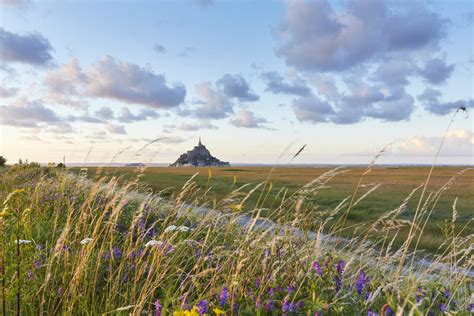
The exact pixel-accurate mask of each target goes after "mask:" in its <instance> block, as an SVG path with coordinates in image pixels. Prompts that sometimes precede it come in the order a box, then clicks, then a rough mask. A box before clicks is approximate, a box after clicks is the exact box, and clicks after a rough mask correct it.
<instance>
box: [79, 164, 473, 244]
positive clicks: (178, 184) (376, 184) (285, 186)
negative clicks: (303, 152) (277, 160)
mask: <svg viewBox="0 0 474 316" xmlns="http://www.w3.org/2000/svg"><path fill="white" fill-rule="evenodd" d="M331 169H332V168H328V167H325V168H323V167H288V166H276V167H274V168H272V167H241V166H239V167H228V168H227V167H224V168H216V167H212V168H206V167H194V168H189V167H186V168H162V167H146V168H134V167H118V168H117V167H115V168H112V167H100V168H97V167H93V168H87V175H88V177H90V178H94V177H99V178H100V177H104V176H106V177H110V176H114V177H118V178H119V181H123V183H127V182H128V181H131V180H138V181H137V183H138V184H141V185H142V186H143V187H145V188H149V189H151V190H152V191H153V192H154V193H156V194H159V195H160V196H162V197H164V198H171V199H173V198H174V197H176V195H178V194H179V193H180V192H181V189H182V187H183V185H184V184H185V183H186V181H188V180H189V179H190V178H191V177H193V176H194V178H193V182H194V183H195V184H196V186H197V189H198V190H200V193H202V194H195V195H194V198H196V201H195V202H197V203H199V204H201V205H207V206H209V207H212V208H216V207H218V208H231V209H232V208H234V207H233V205H228V204H226V205H222V203H221V204H220V205H218V204H217V203H216V201H222V200H223V199H224V198H225V197H226V196H227V195H228V194H229V193H231V192H232V191H233V190H235V189H236V188H239V187H242V186H246V187H245V188H243V189H241V190H240V194H241V195H246V194H247V193H248V192H249V191H251V190H253V189H254V188H255V187H256V186H258V185H259V184H260V183H262V182H264V183H266V184H267V185H265V186H263V185H262V186H260V187H258V188H257V189H256V190H255V191H254V192H253V194H251V195H250V196H249V197H248V198H247V200H246V202H245V203H244V204H243V210H245V211H247V212H251V211H252V210H254V209H255V208H258V209H261V212H260V216H262V217H268V218H270V219H272V220H276V221H278V220H279V219H281V218H282V217H284V216H285V214H282V212H275V210H276V209H277V208H278V206H279V205H280V204H281V203H282V200H284V196H289V195H292V194H295V192H297V191H298V190H299V189H300V188H301V187H302V186H304V185H306V184H308V183H310V182H311V181H313V180H314V179H316V178H318V177H319V176H321V175H322V174H324V173H326V172H329V171H330V170H331ZM429 169H430V168H429V167H407V166H403V167H383V166H378V167H375V166H374V167H372V168H370V172H369V173H368V174H365V175H364V173H365V172H366V170H367V169H366V167H361V166H350V167H341V171H344V172H341V173H338V174H337V175H335V176H334V177H333V178H331V179H330V180H329V181H328V182H327V183H325V186H324V188H320V189H319V190H318V192H317V194H314V195H312V196H307V197H306V198H305V201H304V202H305V204H308V205H307V207H306V208H305V209H306V210H307V211H308V214H307V215H306V219H307V221H306V222H305V228H307V229H316V230H317V228H318V227H319V224H320V223H319V222H318V218H319V216H317V213H318V212H319V213H324V212H326V211H328V210H331V209H334V208H335V207H336V206H337V205H338V204H339V203H340V202H341V201H343V200H344V199H346V198H348V197H352V195H353V194H354V193H356V197H357V198H359V197H361V196H363V195H364V194H365V193H367V192H369V191H370V193H369V195H367V196H366V197H365V198H363V199H362V200H361V201H360V202H359V203H357V205H354V206H353V207H352V209H351V211H350V213H349V214H348V215H347V226H346V228H345V229H344V230H343V231H341V232H340V233H341V234H342V235H346V236H352V235H353V234H354V230H355V229H356V228H357V227H359V226H360V224H361V223H366V222H367V221H373V220H375V219H376V218H378V217H379V216H381V215H383V214H385V213H387V212H390V211H392V210H394V209H396V208H397V207H398V206H400V204H402V202H403V201H404V200H405V198H406V197H407V196H408V195H409V194H410V193H411V192H412V191H413V190H414V189H416V188H417V187H418V186H420V185H421V184H422V183H424V181H425V180H426V178H427V176H428V173H429ZM79 170H80V168H77V169H75V170H74V171H75V172H79ZM459 173H462V175H461V176H458V174H459ZM454 177H457V179H456V181H454V182H453V183H451V184H450V187H449V189H448V190H443V192H442V194H441V195H440V196H439V199H438V200H437V201H436V205H435V207H434V208H433V211H432V214H431V216H430V220H429V221H428V222H427V223H426V227H425V229H424V234H423V236H422V237H421V239H420V242H419V248H421V249H424V250H427V251H430V252H436V251H437V250H438V247H439V246H440V245H441V244H442V243H443V242H444V241H445V237H444V236H443V235H442V233H441V232H442V230H443V226H444V225H445V222H446V221H450V220H451V219H452V205H453V203H454V200H455V199H457V212H458V218H457V222H458V224H459V225H463V226H465V227H464V229H463V230H462V233H461V234H462V235H463V236H468V235H471V234H473V233H474V226H473V225H469V223H470V221H471V220H472V214H473V207H472V206H473V205H474V169H469V168H466V167H437V168H436V169H435V170H434V172H433V175H432V177H431V178H430V181H429V184H428V187H427V191H428V192H432V194H433V193H434V192H435V191H437V190H438V189H440V188H442V187H443V186H444V185H446V184H447V183H448V182H450V179H452V178H454ZM360 180H362V181H361V183H360V184H359V181H360ZM356 190H357V192H356ZM283 192H284V194H283ZM262 194H264V195H265V199H262V198H261V195H262ZM420 195H421V190H418V191H416V192H415V193H413V197H412V199H410V200H409V201H408V202H407V205H406V208H405V209H404V210H403V211H402V212H401V213H400V215H399V217H400V218H402V219H405V220H411V219H413V216H414V213H415V210H416V207H417V202H418V201H419V198H420ZM283 213H284V211H283ZM313 213H314V214H316V215H315V216H314V220H313V219H312V217H313V216H312V214H313ZM334 221H336V219H335V220H334ZM334 221H332V222H331V223H333V222H334ZM471 224H472V223H471ZM407 234H408V229H407V228H404V229H402V230H401V231H400V232H398V235H397V236H396V238H395V241H394V242H395V244H397V245H399V246H400V245H401V244H402V243H403V242H404V240H405V238H406V236H407Z"/></svg>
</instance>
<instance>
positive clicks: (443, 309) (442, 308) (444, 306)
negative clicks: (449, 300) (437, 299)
mask: <svg viewBox="0 0 474 316" xmlns="http://www.w3.org/2000/svg"><path fill="white" fill-rule="evenodd" d="M438 307H439V310H440V311H442V312H445V311H447V307H446V304H444V303H439V306H438Z"/></svg>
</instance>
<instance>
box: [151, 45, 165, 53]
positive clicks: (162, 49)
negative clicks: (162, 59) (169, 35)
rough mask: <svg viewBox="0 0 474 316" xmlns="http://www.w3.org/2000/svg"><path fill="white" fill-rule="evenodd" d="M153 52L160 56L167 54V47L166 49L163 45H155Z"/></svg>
mask: <svg viewBox="0 0 474 316" xmlns="http://www.w3.org/2000/svg"><path fill="white" fill-rule="evenodd" d="M153 50H154V51H155V52H157V53H158V54H163V53H166V47H164V46H163V45H161V44H155V45H153Z"/></svg>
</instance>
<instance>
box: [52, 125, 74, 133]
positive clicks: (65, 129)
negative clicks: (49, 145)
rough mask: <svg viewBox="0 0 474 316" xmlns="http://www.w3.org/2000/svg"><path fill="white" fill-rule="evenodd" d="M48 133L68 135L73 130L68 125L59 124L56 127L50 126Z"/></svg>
mask: <svg viewBox="0 0 474 316" xmlns="http://www.w3.org/2000/svg"><path fill="white" fill-rule="evenodd" d="M47 131H48V132H51V133H54V134H69V133H73V132H74V130H73V128H72V126H71V124H69V123H60V124H57V125H56V126H52V127H50V128H48V129H47Z"/></svg>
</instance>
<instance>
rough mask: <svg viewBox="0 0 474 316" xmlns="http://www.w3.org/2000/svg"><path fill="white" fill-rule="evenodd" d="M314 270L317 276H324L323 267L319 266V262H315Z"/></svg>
mask: <svg viewBox="0 0 474 316" xmlns="http://www.w3.org/2000/svg"><path fill="white" fill-rule="evenodd" d="M313 269H314V271H315V272H316V274H317V275H323V273H322V272H321V267H320V266H319V262H318V261H317V260H315V261H314V262H313Z"/></svg>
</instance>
